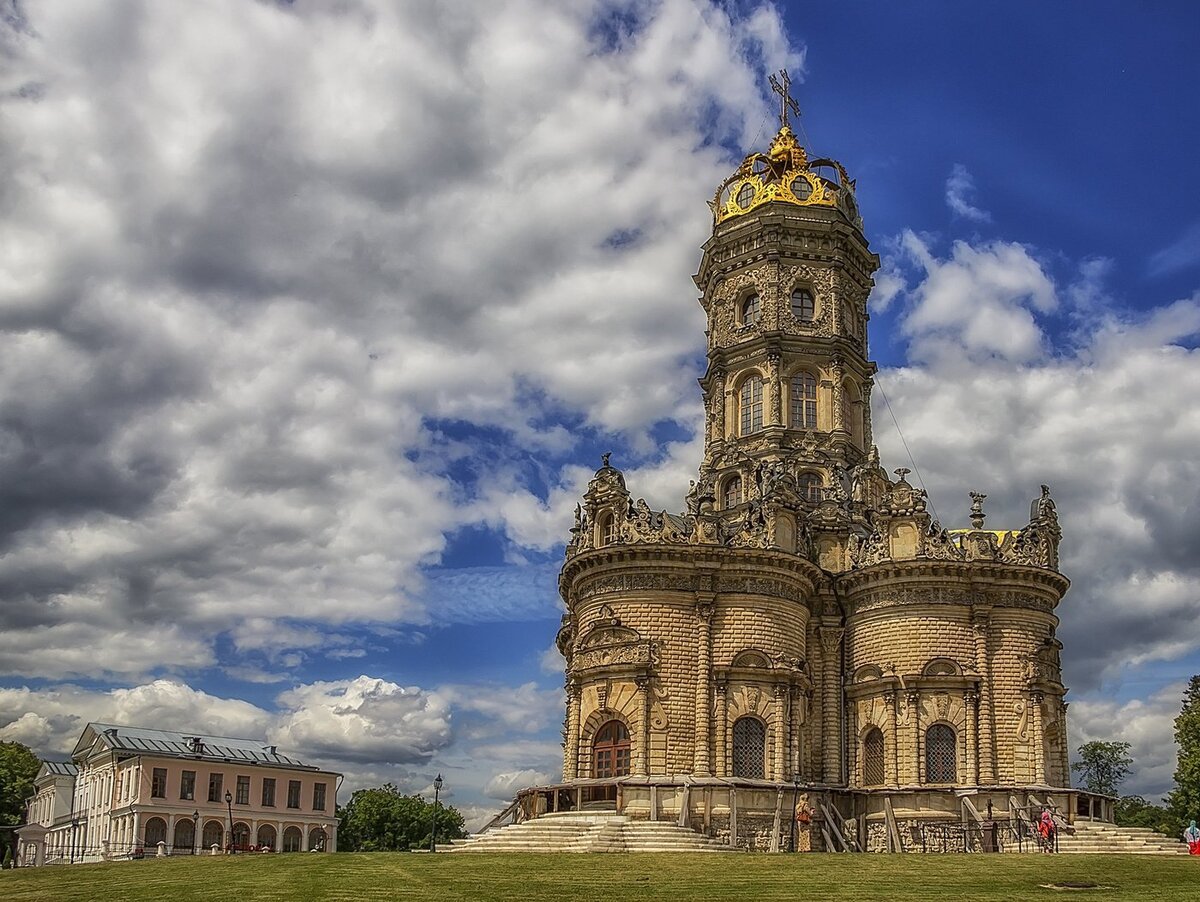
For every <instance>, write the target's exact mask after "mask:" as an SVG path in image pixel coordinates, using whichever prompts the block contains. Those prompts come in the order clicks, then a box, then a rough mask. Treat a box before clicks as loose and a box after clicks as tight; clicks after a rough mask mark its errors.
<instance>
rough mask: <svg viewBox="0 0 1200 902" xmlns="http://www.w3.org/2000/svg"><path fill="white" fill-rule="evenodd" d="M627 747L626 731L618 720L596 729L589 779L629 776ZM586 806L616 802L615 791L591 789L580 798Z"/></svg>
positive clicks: (629, 750)
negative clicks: (588, 804)
mask: <svg viewBox="0 0 1200 902" xmlns="http://www.w3.org/2000/svg"><path fill="white" fill-rule="evenodd" d="M630 760H631V744H630V741H629V728H628V727H627V726H625V724H624V723H622V722H621V721H619V720H610V721H607V722H605V723H603V724H601V725H600V728H599V729H598V730H596V736H595V738H594V739H593V740H592V776H593V777H597V778H611V777H624V776H626V775H627V774H628V773H629V762H630ZM584 799H585V801H586V802H590V803H601V805H603V806H605V807H609V806H610V805H611V804H615V803H616V801H617V787H616V785H611V786H592V787H590V788H589V789H588V790H587V794H586V795H585V797H584Z"/></svg>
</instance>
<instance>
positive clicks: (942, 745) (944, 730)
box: [925, 723, 958, 783]
mask: <svg viewBox="0 0 1200 902" xmlns="http://www.w3.org/2000/svg"><path fill="white" fill-rule="evenodd" d="M957 744H958V743H957V739H956V737H955V735H954V731H953V730H952V729H950V728H949V727H948V726H946V725H945V724H941V723H939V724H934V725H933V726H932V727H930V728H929V729H928V730H927V731H926V732H925V782H926V783H954V782H956V781H957V780H958V763H957V760H956V759H957V751H958V750H957V747H956V746H957Z"/></svg>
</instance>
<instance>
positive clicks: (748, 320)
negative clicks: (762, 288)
mask: <svg viewBox="0 0 1200 902" xmlns="http://www.w3.org/2000/svg"><path fill="white" fill-rule="evenodd" d="M741 313H742V325H743V326H753V325H755V324H756V323H757V322H758V317H759V315H760V314H761V313H762V302H761V301H760V300H759V299H758V295H757V294H752V295H750V296H749V297H748V298H746V300H744V301H742V311H741Z"/></svg>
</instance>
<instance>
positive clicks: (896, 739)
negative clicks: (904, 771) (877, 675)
mask: <svg viewBox="0 0 1200 902" xmlns="http://www.w3.org/2000/svg"><path fill="white" fill-rule="evenodd" d="M885 698H886V700H887V706H888V716H889V717H890V718H891V721H892V729H891V731H890V732H889V733H888V737H887V739H888V742H889V743H891V746H892V754H891V760H890V761H889V762H888V763H889V764H890V765H891V766H890V767H889V768H888V770H889V773H888V775H887V782H888V783H890V784H892V785H893V786H897V785H899V783H900V712H899V710H898V708H899V707H900V704H899V702H900V700H899V698H897V693H896V691H895V690H894V689H893V690H892V691H891V692H889V693H888V694H887V695H886V696H885Z"/></svg>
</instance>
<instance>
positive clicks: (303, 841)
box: [300, 823, 310, 852]
mask: <svg viewBox="0 0 1200 902" xmlns="http://www.w3.org/2000/svg"><path fill="white" fill-rule="evenodd" d="M309 827H310V825H309V824H308V823H305V824H304V826H303V827H301V828H300V830H301V833H300V851H301V852H307V851H308V831H309Z"/></svg>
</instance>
